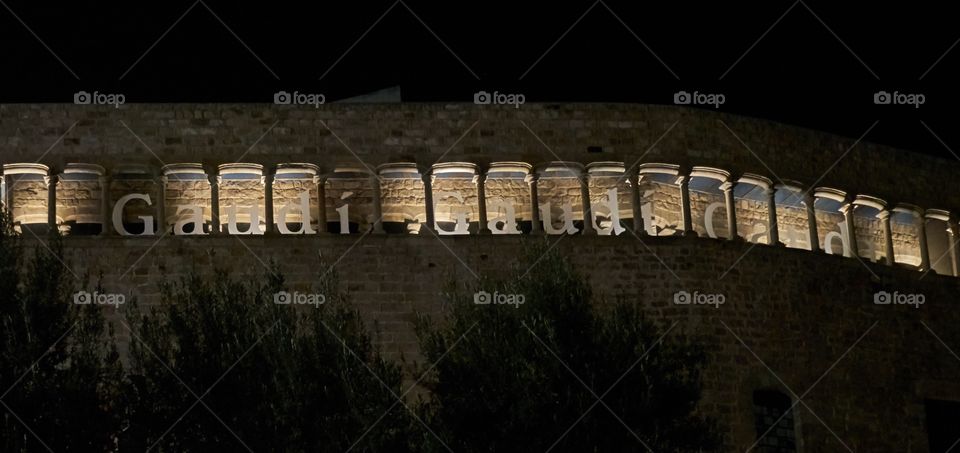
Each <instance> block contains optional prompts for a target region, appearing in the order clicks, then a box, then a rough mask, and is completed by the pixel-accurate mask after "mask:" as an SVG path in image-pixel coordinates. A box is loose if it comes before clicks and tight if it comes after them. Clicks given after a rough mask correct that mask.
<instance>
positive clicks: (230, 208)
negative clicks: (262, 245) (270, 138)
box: [218, 163, 276, 234]
mask: <svg viewBox="0 0 960 453" xmlns="http://www.w3.org/2000/svg"><path fill="white" fill-rule="evenodd" d="M219 176H220V192H219V195H218V196H219V200H220V213H219V218H220V231H225V232H227V233H229V234H263V232H264V230H265V226H266V212H265V210H264V209H265V207H266V201H265V194H266V192H265V191H264V187H263V184H264V180H263V166H262V165H260V164H248V163H234V164H223V165H220V167H219ZM274 206H276V203H274Z"/></svg>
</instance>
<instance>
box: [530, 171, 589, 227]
mask: <svg viewBox="0 0 960 453" xmlns="http://www.w3.org/2000/svg"><path fill="white" fill-rule="evenodd" d="M538 174H539V180H538V182H537V187H538V189H539V190H538V197H537V198H538V203H539V205H540V219H541V220H542V221H543V230H544V231H545V232H546V233H547V234H573V233H577V232H580V231H583V197H582V191H581V189H580V178H582V177H583V176H584V169H583V166H582V165H580V164H578V163H575V162H551V163H549V164H547V165H546V166H544V167H542V168H541V169H540V170H539V171H538Z"/></svg>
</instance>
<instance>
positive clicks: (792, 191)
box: [775, 181, 818, 250]
mask: <svg viewBox="0 0 960 453" xmlns="http://www.w3.org/2000/svg"><path fill="white" fill-rule="evenodd" d="M802 187H803V185H802V184H800V183H798V182H791V181H785V184H778V185H776V189H777V194H776V201H775V203H776V205H777V231H778V232H779V233H780V242H783V243H784V245H786V246H787V247H790V248H795V249H803V250H811V249H812V248H813V247H812V243H811V241H810V227H809V224H808V222H809V219H808V218H807V207H806V205H805V204H804V198H805V196H806V193H805V192H804V190H803V188H802ZM813 239H814V240H818V238H813Z"/></svg>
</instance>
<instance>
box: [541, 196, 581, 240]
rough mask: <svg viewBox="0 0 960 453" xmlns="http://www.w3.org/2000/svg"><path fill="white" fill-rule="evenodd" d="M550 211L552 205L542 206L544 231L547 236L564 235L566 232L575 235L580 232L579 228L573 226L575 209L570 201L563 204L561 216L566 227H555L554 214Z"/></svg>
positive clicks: (545, 204)
mask: <svg viewBox="0 0 960 453" xmlns="http://www.w3.org/2000/svg"><path fill="white" fill-rule="evenodd" d="M550 211H551V209H550V203H544V204H543V205H541V206H540V217H541V218H542V222H543V231H546V232H547V234H563V233H565V232H566V233H567V234H574V233H576V232H577V231H580V230H578V229H577V227H575V226H573V207H572V206H571V204H570V202H569V201H568V202H566V203H564V204H563V214H562V215H561V216H562V217H563V223H564V226H563V227H562V228H554V227H553V214H552V213H551V212H550Z"/></svg>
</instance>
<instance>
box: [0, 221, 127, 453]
mask: <svg viewBox="0 0 960 453" xmlns="http://www.w3.org/2000/svg"><path fill="white" fill-rule="evenodd" d="M27 251H28V249H27V247H26V246H25V244H24V241H23V239H22V238H21V237H20V235H19V234H18V233H17V232H15V230H14V228H13V225H12V223H11V221H10V217H9V215H8V214H6V213H4V214H2V215H0V392H2V393H0V402H2V403H3V404H2V406H0V411H2V412H3V416H2V418H0V450H3V451H9V452H18V451H46V450H54V451H105V450H107V449H110V448H112V447H113V444H114V442H115V438H114V436H115V434H116V432H117V431H118V426H119V421H118V419H117V418H116V415H115V414H116V411H115V409H116V408H115V407H114V403H115V402H116V401H117V400H116V396H117V394H116V392H117V390H118V389H119V384H120V381H121V379H122V373H123V369H122V365H121V364H120V361H119V356H118V354H117V351H116V349H115V348H114V347H113V344H114V342H113V341H112V340H113V338H112V337H113V333H112V330H111V329H109V328H108V327H107V324H106V321H105V320H104V316H103V313H102V310H103V308H102V307H101V306H98V305H95V304H91V305H77V304H74V303H73V302H74V301H73V294H74V290H75V289H76V287H77V286H79V285H78V283H79V281H76V280H74V277H73V276H72V275H71V274H70V273H69V272H71V271H68V270H67V268H66V264H65V263H64V258H63V253H62V247H61V243H60V238H59V236H57V235H52V236H50V238H49V240H48V241H47V243H46V244H38V245H37V246H35V247H34V248H33V250H32V253H27Z"/></svg>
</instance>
